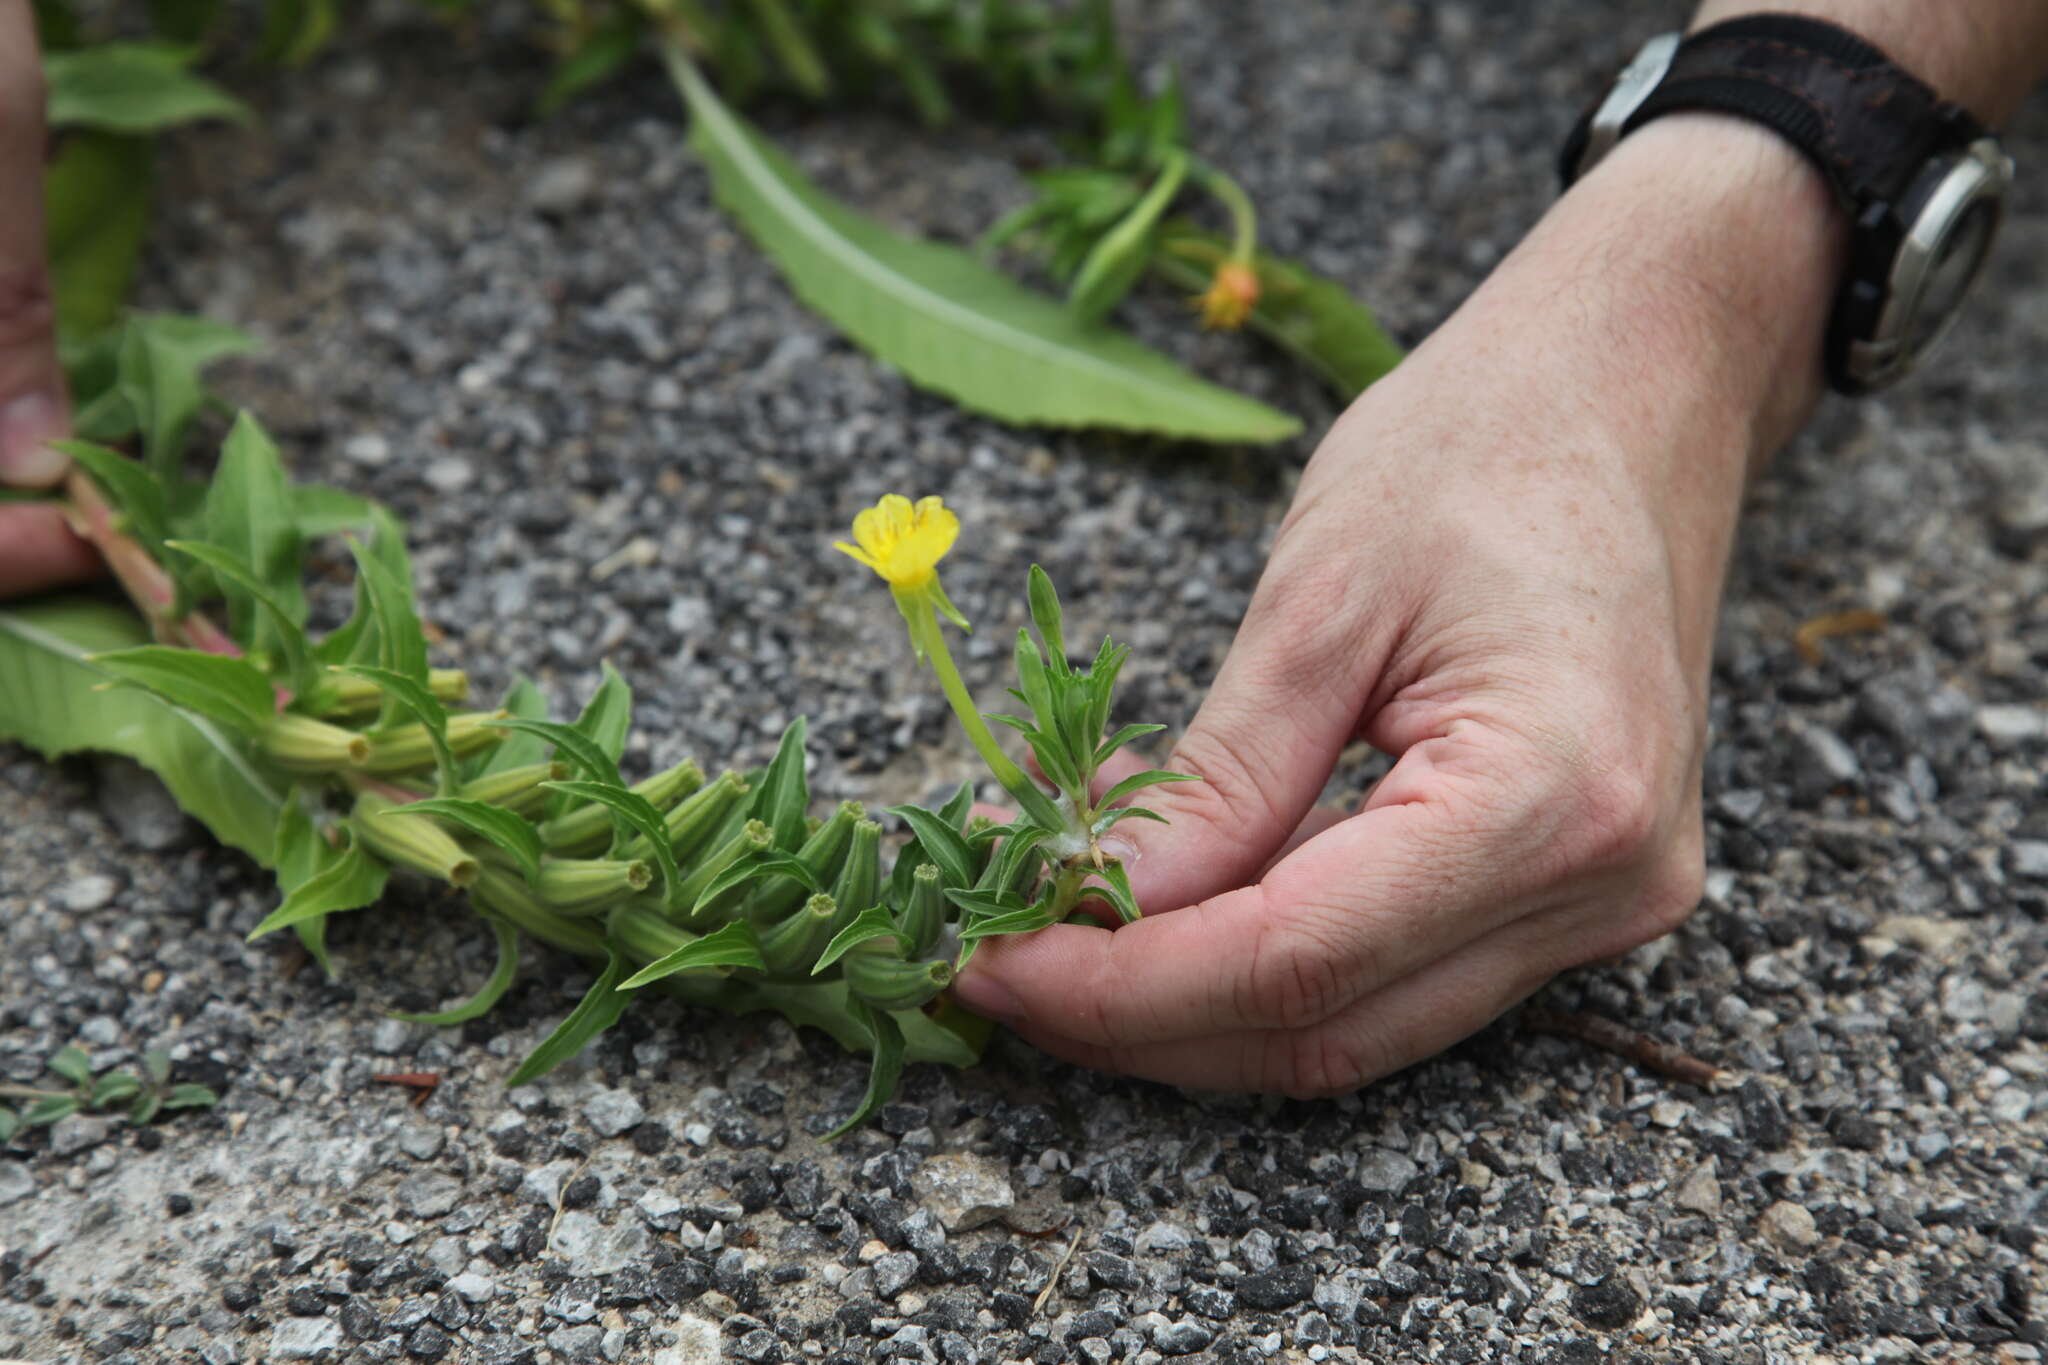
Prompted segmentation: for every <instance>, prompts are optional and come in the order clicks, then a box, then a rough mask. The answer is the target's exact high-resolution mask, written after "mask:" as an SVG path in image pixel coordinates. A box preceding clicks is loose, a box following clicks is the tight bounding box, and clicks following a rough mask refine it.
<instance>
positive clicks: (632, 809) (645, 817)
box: [514, 782, 683, 897]
mask: <svg viewBox="0 0 2048 1365" xmlns="http://www.w3.org/2000/svg"><path fill="white" fill-rule="evenodd" d="M541 785H542V786H544V787H547V788H549V789H550V790H553V791H558V792H564V793H566V794H568V795H570V796H580V797H582V798H583V799H584V800H586V801H595V802H597V803H598V804H599V805H601V806H608V807H610V808H611V812H612V814H613V815H615V816H617V817H618V818H619V820H620V821H621V822H623V823H624V824H625V825H626V827H627V828H629V829H631V830H633V831H634V832H635V833H636V834H642V835H645V836H646V837H647V842H648V845H649V848H648V852H649V854H650V855H652V857H653V858H654V863H655V866H657V867H659V868H660V869H661V891H662V895H663V896H664V897H673V896H674V895H675V893H676V888H677V887H678V886H680V885H681V884H682V880H683V877H682V873H681V872H679V871H678V870H677V868H676V855H675V850H674V849H673V848H671V847H670V846H669V838H668V822H667V821H665V820H663V819H662V818H661V812H660V811H658V810H656V809H655V808H654V803H653V802H652V801H649V800H648V799H647V798H646V797H644V796H642V795H641V794H640V793H638V792H636V791H629V790H627V789H626V788H625V787H622V786H619V785H617V784H616V783H605V782H543V783H542V784H541ZM514 818H517V817H514ZM521 823H524V822H523V821H522V822H521ZM527 828H529V829H531V828H532V826H530V825H529V826H527ZM534 842H535V844H536V845H537V844H538V843H539V842H540V836H539V835H538V834H535V835H534ZM618 842H620V841H614V847H616V846H617V844H618Z"/></svg>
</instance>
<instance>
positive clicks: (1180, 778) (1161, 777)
mask: <svg viewBox="0 0 2048 1365" xmlns="http://www.w3.org/2000/svg"><path fill="white" fill-rule="evenodd" d="M1201 780H1202V779H1201V778H1199V777H1196V776H1195V775H1194V774H1193V773H1169V772H1162V771H1160V770H1159V769H1157V768H1154V769H1152V770H1150V771H1149V772H1142V773H1132V774H1131V775H1130V776H1129V777H1127V778H1125V779H1124V780H1123V781H1121V782H1119V783H1117V784H1116V785H1115V786H1114V787H1111V788H1110V789H1109V790H1108V791H1106V792H1104V793H1103V794H1102V799H1101V800H1100V801H1097V802H1096V803H1095V808H1096V809H1097V810H1101V809H1103V808H1104V807H1106V806H1114V805H1115V804H1116V803H1117V802H1119V801H1121V800H1123V799H1124V798H1125V797H1126V796H1129V795H1131V794H1132V793H1133V792H1141V791H1143V790H1145V788H1147V787H1156V786H1159V785H1160V784H1161V783H1164V782H1200V781H1201Z"/></svg>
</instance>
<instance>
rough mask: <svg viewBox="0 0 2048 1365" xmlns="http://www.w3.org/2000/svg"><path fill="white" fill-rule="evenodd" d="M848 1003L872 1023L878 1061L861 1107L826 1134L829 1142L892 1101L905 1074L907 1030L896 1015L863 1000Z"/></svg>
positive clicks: (870, 1030)
mask: <svg viewBox="0 0 2048 1365" xmlns="http://www.w3.org/2000/svg"><path fill="white" fill-rule="evenodd" d="M847 1004H848V1005H849V1006H850V1007H851V1008H852V1010H853V1011H854V1013H855V1014H857V1015H858V1016H859V1017H860V1019H861V1021H862V1022H863V1023H865V1024H866V1025H867V1026H868V1036H869V1039H870V1045H871V1046H872V1047H873V1048H874V1060H873V1061H872V1062H871V1063H870V1065H869V1069H868V1089H867V1093H866V1094H865V1095H863V1096H862V1097H861V1101H860V1106H859V1107H858V1108H856V1109H855V1110H854V1111H853V1113H852V1114H851V1115H849V1116H848V1117H847V1120H846V1122H844V1123H842V1124H840V1125H839V1126H838V1127H837V1128H834V1129H833V1130H832V1131H831V1132H829V1133H827V1134H825V1141H827V1142H830V1141H832V1139H834V1138H836V1137H839V1136H840V1135H842V1134H844V1133H849V1132H851V1131H853V1130H854V1129H855V1128H858V1127H860V1125H862V1124H863V1123H866V1122H867V1121H868V1119H869V1118H870V1117H871V1116H872V1115H873V1114H874V1113H875V1111H876V1110H878V1109H880V1108H881V1107H882V1106H883V1105H885V1104H887V1103H888V1102H889V1098H890V1096H892V1095H894V1094H895V1093H896V1082H897V1081H898V1080H900V1079H901V1078H902V1076H903V1030H902V1029H901V1028H900V1027H899V1026H898V1025H897V1023H896V1017H895V1016H894V1015H892V1014H890V1013H889V1012H888V1011H887V1010H878V1009H876V1008H874V1007H873V1006H871V1005H868V1004H866V1003H864V1002H862V1001H859V1000H852V999H849V1000H848V1001H847Z"/></svg>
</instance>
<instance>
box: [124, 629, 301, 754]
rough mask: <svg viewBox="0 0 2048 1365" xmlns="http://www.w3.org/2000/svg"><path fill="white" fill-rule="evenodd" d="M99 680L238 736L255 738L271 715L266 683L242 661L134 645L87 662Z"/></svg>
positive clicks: (271, 695)
mask: <svg viewBox="0 0 2048 1365" xmlns="http://www.w3.org/2000/svg"><path fill="white" fill-rule="evenodd" d="M87 662H89V663H90V664H91V665H92V666H93V667H94V668H96V669H98V670H99V671H100V673H101V675H102V676H104V677H108V678H112V679H115V680H117V681H119V682H122V683H127V684H130V685H132V686H135V687H141V688H146V689H148V690H149V691H150V692H153V693H155V694H156V695H157V696H160V697H162V698H164V700H166V701H168V702H170V703H172V704H173V705H175V706H181V707H183V708H184V709H186V710H188V711H192V712H195V713H197V714H198V715H202V716H205V717H206V718H208V719H209V720H214V721H218V722H220V723H221V724H222V725H226V726H230V727H232V728H233V729H235V730H237V731H239V732H240V733H242V734H247V735H255V734H261V733H262V732H263V729H264V727H266V726H267V725H269V723H270V718H271V717H272V716H274V715H276V714H277V693H276V692H275V691H273V690H272V689H271V686H270V679H268V678H266V677H264V676H263V671H262V670H261V669H259V668H257V667H256V665H254V664H252V663H250V662H249V661H248V660H247V659H236V658H231V657H229V656H228V655H226V654H207V653H204V652H202V651H200V650H196V649H175V648H173V647H171V646H169V645H138V646H136V647H135V648H134V649H119V650H115V651H113V652H112V653H108V654H95V655H92V656H91V658H90V659H88V660H87Z"/></svg>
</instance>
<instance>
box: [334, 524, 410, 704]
mask: <svg viewBox="0 0 2048 1365" xmlns="http://www.w3.org/2000/svg"><path fill="white" fill-rule="evenodd" d="M348 548H349V553H350V554H352V555H353V556H355V561H356V589H357V591H358V592H359V593H361V594H363V597H364V600H365V602H366V605H367V607H368V610H369V617H368V628H369V630H370V631H371V632H373V633H374V639H375V653H374V655H373V656H372V657H374V658H375V659H376V661H377V666H378V667H379V668H382V669H384V670H385V671H386V672H390V673H396V674H398V675H399V676H401V677H405V678H410V679H412V680H413V681H414V682H416V683H419V684H420V685H421V686H422V687H424V686H426V685H427V678H428V674H427V637H426V632H424V631H422V630H421V629H420V618H419V612H418V611H417V609H416V608H415V607H414V606H413V599H412V585H411V584H409V583H405V582H402V581H400V580H399V579H398V578H397V577H396V576H395V575H394V574H393V573H392V571H391V567H390V565H389V564H388V563H387V562H386V561H385V560H384V559H383V558H382V557H381V556H379V555H376V554H373V553H372V552H371V551H370V550H368V549H366V548H365V547H364V546H363V544H362V542H360V541H356V540H351V541H349V543H348ZM400 710H401V703H400V700H399V698H398V697H397V696H396V695H395V694H393V693H392V692H390V691H389V690H386V692H385V693H384V709H383V710H382V711H381V712H379V713H378V716H377V725H376V728H377V729H379V730H382V729H385V728H387V727H389V726H390V725H391V724H392V723H393V722H394V721H396V720H397V718H398V715H399V712H400Z"/></svg>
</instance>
